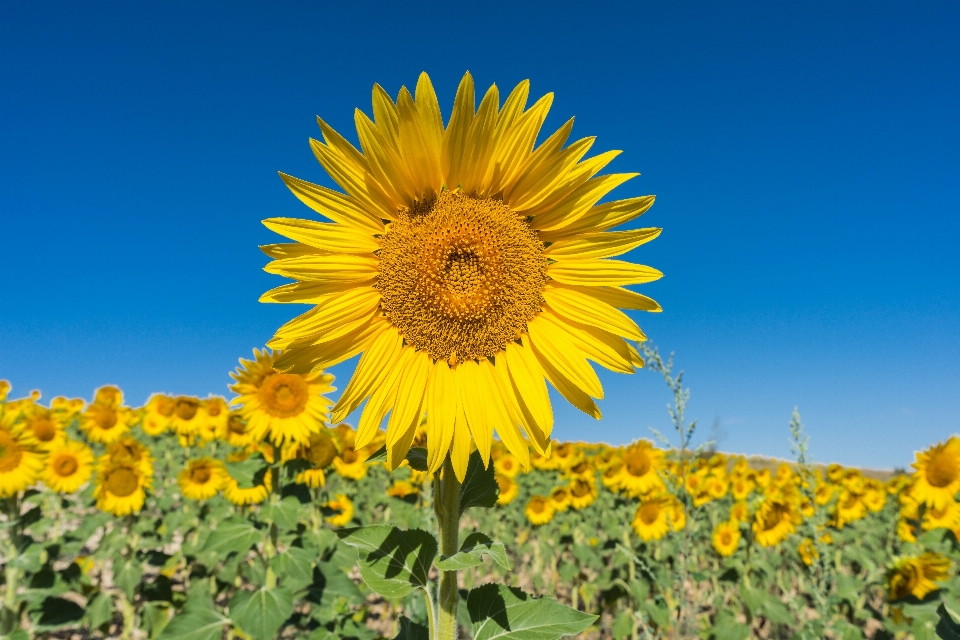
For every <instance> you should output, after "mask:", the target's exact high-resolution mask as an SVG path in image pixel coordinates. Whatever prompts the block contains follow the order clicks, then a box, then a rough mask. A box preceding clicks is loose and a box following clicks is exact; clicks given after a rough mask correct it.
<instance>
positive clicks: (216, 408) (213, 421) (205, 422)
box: [197, 396, 230, 442]
mask: <svg viewBox="0 0 960 640" xmlns="http://www.w3.org/2000/svg"><path fill="white" fill-rule="evenodd" d="M199 417H200V426H199V428H198V429H197V435H199V436H200V439H201V440H203V441H204V442H213V441H214V440H222V439H223V438H225V437H226V435H227V422H229V420H230V407H229V406H228V405H227V401H226V400H224V399H223V398H221V397H220V396H210V397H209V398H207V399H206V400H203V401H201V402H200V416H199Z"/></svg>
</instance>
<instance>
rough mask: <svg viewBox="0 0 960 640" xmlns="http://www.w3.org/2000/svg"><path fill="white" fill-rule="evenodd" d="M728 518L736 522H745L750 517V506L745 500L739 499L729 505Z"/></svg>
mask: <svg viewBox="0 0 960 640" xmlns="http://www.w3.org/2000/svg"><path fill="white" fill-rule="evenodd" d="M730 519H731V520H736V521H737V522H746V521H747V520H749V519H750V507H749V506H748V505H747V503H746V501H745V500H739V501H737V502H734V503H733V506H732V507H730Z"/></svg>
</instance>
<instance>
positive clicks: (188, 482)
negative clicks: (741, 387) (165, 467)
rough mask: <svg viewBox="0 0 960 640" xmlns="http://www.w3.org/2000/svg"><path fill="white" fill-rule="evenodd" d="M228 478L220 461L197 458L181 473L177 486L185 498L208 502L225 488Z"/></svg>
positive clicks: (178, 476)
mask: <svg viewBox="0 0 960 640" xmlns="http://www.w3.org/2000/svg"><path fill="white" fill-rule="evenodd" d="M228 477H229V475H228V474H227V470H226V469H225V468H224V467H223V463H222V462H220V461H219V460H214V459H213V458H197V459H196V460H191V461H190V462H188V463H187V466H186V467H184V468H183V469H182V470H181V471H180V473H179V474H178V475H177V484H179V485H180V492H181V493H182V494H183V497H184V498H189V499H190V500H208V499H210V498H212V497H213V496H215V495H217V492H218V491H220V490H221V489H222V488H223V487H224V485H225V484H226V482H227V478H228Z"/></svg>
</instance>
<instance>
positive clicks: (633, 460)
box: [624, 451, 651, 477]
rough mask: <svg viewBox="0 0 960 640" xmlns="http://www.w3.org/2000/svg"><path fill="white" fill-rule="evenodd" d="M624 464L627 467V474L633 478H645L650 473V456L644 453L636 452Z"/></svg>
mask: <svg viewBox="0 0 960 640" xmlns="http://www.w3.org/2000/svg"><path fill="white" fill-rule="evenodd" d="M624 463H625V464H626V466H627V472H628V473H629V474H630V475H632V476H637V477H640V476H645V475H647V472H648V471H650V466H651V462H650V456H648V455H647V454H646V453H644V452H643V451H634V452H633V453H631V454H630V455H628V456H627V458H626V460H624Z"/></svg>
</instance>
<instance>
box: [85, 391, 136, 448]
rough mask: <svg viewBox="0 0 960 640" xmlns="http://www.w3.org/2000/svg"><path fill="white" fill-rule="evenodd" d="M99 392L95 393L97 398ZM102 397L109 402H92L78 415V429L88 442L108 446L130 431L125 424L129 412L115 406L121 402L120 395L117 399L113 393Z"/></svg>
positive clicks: (122, 407)
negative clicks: (84, 434)
mask: <svg viewBox="0 0 960 640" xmlns="http://www.w3.org/2000/svg"><path fill="white" fill-rule="evenodd" d="M105 388H107V387H105ZM110 388H111V389H114V388H115V387H110ZM101 391H103V389H100V390H98V391H97V397H98V398H99V397H101ZM117 391H119V390H117ZM104 397H106V398H108V399H109V400H110V402H109V403H107V402H93V403H91V404H90V405H88V406H87V408H86V410H85V411H84V412H83V413H82V414H81V415H80V428H81V429H82V430H83V431H84V433H86V434H87V438H88V439H89V440H90V441H92V442H99V443H102V444H110V443H111V442H116V441H117V440H119V439H120V438H122V437H123V436H125V435H126V434H127V432H128V431H129V430H130V425H129V424H127V421H128V420H129V419H130V410H129V409H128V408H127V407H124V406H121V405H120V404H117V403H119V402H122V401H123V396H122V395H120V397H119V399H118V398H117V396H116V395H115V394H114V393H110V394H106V395H105V396H104Z"/></svg>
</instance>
